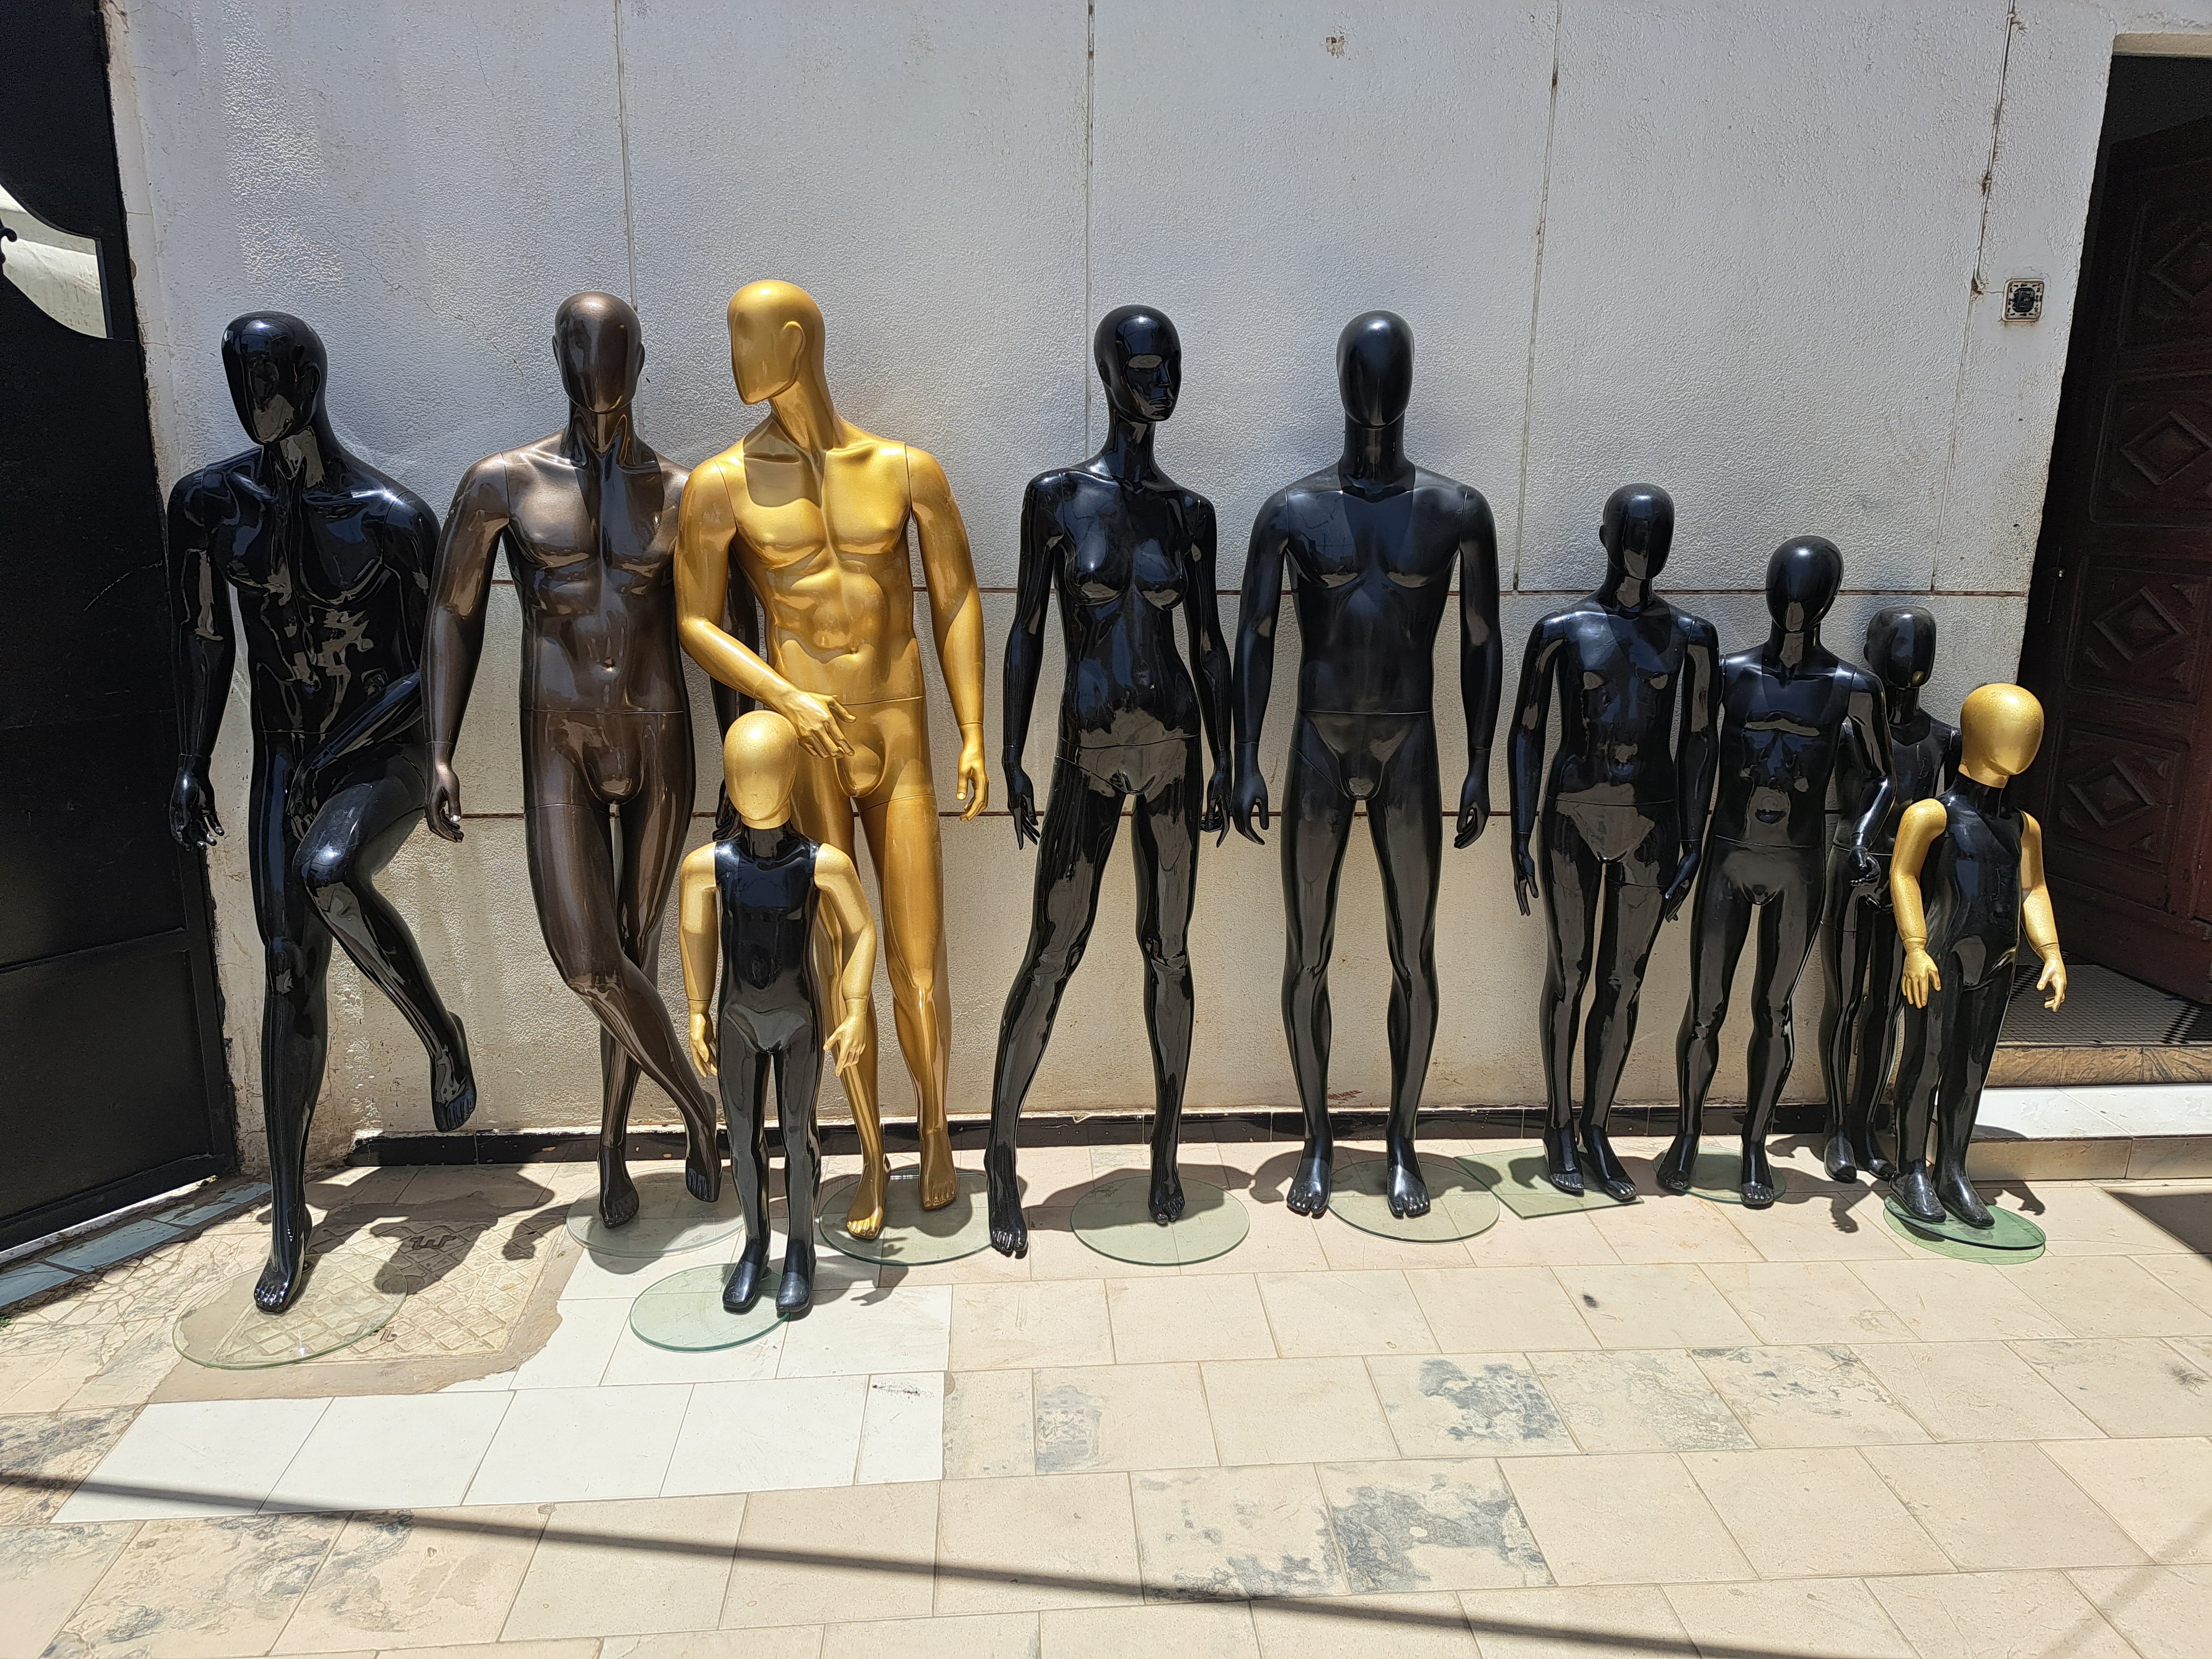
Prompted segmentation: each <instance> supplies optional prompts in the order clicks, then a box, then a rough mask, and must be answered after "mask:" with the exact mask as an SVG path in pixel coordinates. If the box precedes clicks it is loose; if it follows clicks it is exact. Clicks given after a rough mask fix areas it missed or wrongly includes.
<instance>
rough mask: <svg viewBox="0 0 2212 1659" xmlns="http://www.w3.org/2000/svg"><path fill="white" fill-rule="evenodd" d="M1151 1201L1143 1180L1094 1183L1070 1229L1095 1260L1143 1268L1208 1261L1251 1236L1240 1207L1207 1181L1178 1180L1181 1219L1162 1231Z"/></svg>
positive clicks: (1149, 1181) (1080, 1201)
mask: <svg viewBox="0 0 2212 1659" xmlns="http://www.w3.org/2000/svg"><path fill="white" fill-rule="evenodd" d="M1151 1197H1152V1177H1151V1176H1121V1177H1120V1178H1119V1179H1118V1180H1114V1181H1101V1182H1096V1183H1094V1184H1093V1185H1092V1187H1091V1190H1090V1191H1089V1192H1087V1193H1085V1194H1084V1195H1083V1196H1082V1197H1081V1198H1079V1199H1078V1200H1076V1202H1075V1210H1074V1213H1073V1215H1072V1216H1071V1217H1070V1218H1069V1221H1070V1225H1073V1228H1074V1229H1075V1236H1076V1237H1078V1238H1079V1239H1081V1240H1082V1241H1083V1242H1084V1243H1085V1244H1088V1245H1089V1246H1090V1247H1091V1249H1094V1250H1096V1251H1097V1252H1098V1254H1099V1255H1109V1256H1111V1257H1113V1258H1114V1260H1115V1261H1133V1262H1136V1263H1137V1264H1138V1265H1139V1266H1140V1267H1182V1266H1183V1265H1184V1264H1185V1263H1186V1262H1191V1261H1212V1260H1213V1258H1214V1257H1215V1256H1217V1255H1228V1254H1229V1252H1230V1251H1231V1250H1233V1249H1236V1248H1237V1246H1238V1245H1239V1244H1242V1243H1243V1242H1244V1236H1245V1235H1246V1234H1247V1233H1249V1232H1250V1231H1252V1218H1251V1216H1250V1214H1249V1212H1247V1211H1246V1210H1245V1208H1244V1201H1243V1200H1242V1199H1240V1198H1238V1197H1237V1194H1234V1193H1232V1192H1230V1191H1228V1190H1226V1189H1225V1188H1220V1187H1217V1186H1215V1185H1214V1184H1213V1183H1212V1182H1210V1181H1193V1180H1191V1179H1190V1178H1189V1177H1188V1176H1185V1177H1184V1178H1183V1183H1182V1214H1181V1215H1179V1216H1177V1217H1176V1218H1175V1219H1174V1220H1173V1221H1170V1223H1168V1225H1166V1226H1164V1227H1163V1226H1162V1225H1160V1224H1159V1223H1158V1222H1157V1221H1155V1220H1153V1219H1152V1201H1151Z"/></svg>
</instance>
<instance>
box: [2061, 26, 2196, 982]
mask: <svg viewBox="0 0 2212 1659" xmlns="http://www.w3.org/2000/svg"><path fill="white" fill-rule="evenodd" d="M2021 679H2022V681H2023V682H2024V683H2025V684H2027V686H2028V687H2029V688H2030V689H2032V690H2033V691H2034V692H2035V693H2036V695H2037V696H2039V697H2040V698H2041V699H2042V701H2043V704H2044V708H2045V713H2046V714H2047V716H2048V721H2049V723H2048V726H2047V727H2046V729H2045V736H2044V744H2043V751H2042V755H2041V757H2039V759H2038V761H2037V763H2036V765H2035V767H2034V769H2033V770H2032V771H2031V772H2030V773H2029V774H2028V775H2027V779H2026V781H2025V784H2024V790H2025V795H2024V804H2025V805H2027V808H2028V810H2029V811H2033V813H2034V814H2035V815H2036V816H2037V817H2039V819H2041V821H2042V823H2043V827H2044V836H2045V846H2046V848H2047V856H2048V861H2049V865H2050V875H2051V890H2052V896H2053V898H2054V900H2055V902H2056V905H2057V915H2058V925H2059V931H2060V933H2062V934H2063V937H2064V939H2065V941H2066V945H2067V948H2068V950H2069V952H2070V953H2072V954H2075V955H2077V956H2079V957H2082V958H2083V959H2085V960H2087V961H2090V962H2095V963H2103V964H2105V965H2106V966H2108V967H2112V968H2115V969H2120V970H2121V971H2123V972H2125V973H2126V974H2128V975H2131V976H2133V977H2134V978H2136V979H2139V980H2143V981H2148V982H2149V983H2151V984H2154V985H2156V986H2158V987H2160V988H2162V989H2164V990H2166V991H2170V992H2172V993H2173V994H2175V995H2177V996H2181V997H2185V998H2187V999H2189V1000H2192V1001H2197V1002H2203V1001H2208V1000H2212V879H2208V871H2207V867H2206V860H2207V854H2208V852H2212V62H2203V61H2199V60H2195V59H2179V58H2118V59H2115V60H2114V63H2113V66H2112V89H2111V92H2110V94H2109V96H2108V100H2107V103H2106V120H2105V137H2104V144H2103V148H2102V149H2101V152H2100V161H2099V167H2098V175H2097V184H2096V187H2095V190H2094V192H2093V195H2092V197H2091V205H2090V213H2089V226H2088V240H2087V244H2086V245H2085V246H2084V249H2083V255H2082V270H2081V295H2080V298H2079V300H2078V301H2077V303H2076V306H2075V322H2074V331H2073V335H2072V337H2071V340H2070V342H2069V348H2068V355H2067V362H2066V380H2065V384H2064V389H2063V392H2062V393H2061V394H2060V398H2059V410H2058V425H2057V437H2056V441H2055V443H2054V446H2053V447H2052V451H2051V487H2050V491H2049V494H2048V495H2047V496H2046V498H2045V507H2044V519H2043V532H2042V538H2041V540H2040V541H2039V544H2038V546H2037V549H2036V557H2035V574H2034V576H2033V583H2032V586H2031V589H2030V593H2029V599H2028V620H2027V633H2026V637H2025V638H2024V640H2023V641H2022V645H2021Z"/></svg>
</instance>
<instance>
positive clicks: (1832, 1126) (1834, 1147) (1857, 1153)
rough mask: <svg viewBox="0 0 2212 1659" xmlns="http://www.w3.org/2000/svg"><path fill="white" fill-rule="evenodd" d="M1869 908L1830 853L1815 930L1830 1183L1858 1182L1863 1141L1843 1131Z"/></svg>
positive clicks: (1842, 861)
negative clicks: (1821, 915)
mask: <svg viewBox="0 0 2212 1659" xmlns="http://www.w3.org/2000/svg"><path fill="white" fill-rule="evenodd" d="M1872 908H1874V907H1873V906H1871V905H1869V904H1867V903H1864V902H1862V901H1861V900H1860V899H1859V898H1858V897H1857V896H1855V895H1854V894H1853V893H1852V891H1851V880H1850V859H1849V858H1848V857H1847V856H1844V855H1839V854H1837V853H1836V852H1835V851H1834V849H1830V852H1829V854H1828V904H1827V913H1826V914H1827V920H1826V922H1825V924H1824V925H1823V926H1822V927H1821V929H1820V977H1821V982H1822V988H1823V989H1824V990H1825V991H1826V998H1825V999H1824V1001H1823V1006H1822V1007H1821V1009H1820V1082H1821V1085H1822V1087H1823V1089H1824V1090H1825V1091H1826V1100H1827V1131H1828V1146H1827V1152H1826V1165H1827V1170H1828V1178H1829V1179H1830V1180H1831V1181H1839V1182H1854V1181H1857V1179H1858V1171H1859V1166H1860V1164H1861V1161H1862V1158H1863V1152H1862V1146H1863V1137H1855V1136H1853V1135H1852V1134H1851V1133H1850V1131H1849V1129H1848V1128H1847V1127H1846V1126H1847V1125H1848V1123H1849V1122H1850V1118H1851V1109H1850V1103H1851V1100H1852V1097H1853V1090H1852V1078H1851V1056H1852V1055H1853V1054H1854V1053H1855V1052H1857V1048H1858V1046H1859V1016H1860V1011H1861V1009H1862V1007H1863V1006H1864V998H1865V994H1866V991H1867V960H1866V950H1865V945H1866V939H1865V936H1864V933H1863V927H1862V924H1863V922H1864V921H1865V920H1866V917H1867V913H1868V912H1869V910H1871V909H1872Z"/></svg>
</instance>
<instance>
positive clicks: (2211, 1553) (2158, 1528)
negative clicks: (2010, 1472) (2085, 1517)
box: [2043, 1437, 2212, 1565]
mask: <svg viewBox="0 0 2212 1659" xmlns="http://www.w3.org/2000/svg"><path fill="white" fill-rule="evenodd" d="M2043 1450H2044V1455H2045V1456H2047V1457H2049V1458H2050V1459H2051V1462H2054V1463H2056V1464H2057V1465H2058V1467H2059V1468H2062V1469H2063V1470H2065V1471H2066V1473H2067V1474H2069V1475H2070V1476H2071V1477H2072V1478H2073V1480H2074V1484H2075V1486H2079V1487H2081V1490H2082V1491H2083V1492H2087V1493H2088V1494H2089V1496H2090V1497H2091V1498H2094V1499H2095V1500H2096V1501H2097V1504H2098V1506H2099V1507H2100V1508H2101V1509H2102V1510H2104V1511H2105V1513H2106V1514H2107V1515H2109V1516H2112V1519H2113V1520H2115V1521H2117V1522H2119V1523H2120V1527H2121V1529H2122V1530H2123V1531H2124V1532H2125V1533H2126V1534H2127V1535H2128V1536H2129V1537H2130V1538H2132V1539H2134V1540H2135V1541H2136V1543H2138V1544H2140V1545H2141V1546H2142V1548H2143V1552H2144V1553H2146V1554H2147V1555H2148V1556H2149V1557H2150V1559H2152V1560H2154V1561H2159V1562H2163V1563H2165V1564H2166V1565H2174V1564H2176V1563H2183V1562H2198V1563H2205V1564H2212V1440H2205V1439H2203V1438H2201V1437H2199V1438H2191V1439H2179V1440H2056V1441H2052V1442H2051V1443H2049V1444H2047V1445H2045V1447H2044V1449H2043Z"/></svg>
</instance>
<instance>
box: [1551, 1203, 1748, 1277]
mask: <svg viewBox="0 0 2212 1659" xmlns="http://www.w3.org/2000/svg"><path fill="white" fill-rule="evenodd" d="M1734 1208H1735V1206H1734V1205H1729V1204H1715V1203H1712V1202H1711V1201H1710V1200H1705V1199H1702V1198H1690V1197H1679V1198H1678V1197H1676V1196H1674V1194H1668V1193H1660V1194H1650V1193H1647V1194H1646V1195H1645V1197H1644V1201H1643V1202H1642V1203H1640V1204H1623V1205H1621V1206H1619V1207H1618V1208H1615V1209H1606V1210H1589V1211H1586V1212H1584V1213H1586V1214H1587V1215H1588V1216H1589V1218H1590V1220H1591V1221H1592V1223H1594V1224H1595V1226H1596V1228H1597V1231H1598V1233H1599V1236H1600V1237H1602V1238H1603V1239H1604V1240H1605V1242H1606V1243H1608V1244H1610V1245H1612V1246H1613V1254H1614V1255H1617V1256H1619V1257H1620V1259H1621V1260H1622V1261H1624V1262H1626V1263H1628V1264H1629V1265H1630V1266H1632V1267H1647V1266H1650V1265H1652V1264H1654V1263H1656V1262H1662V1261H1759V1260H1761V1259H1762V1258H1761V1257H1760V1255H1759V1250H1758V1249H1757V1248H1756V1247H1755V1246H1754V1245H1753V1243H1752V1242H1751V1241H1750V1240H1749V1239H1747V1238H1746V1237H1744V1236H1743V1235H1742V1234H1741V1232H1738V1231H1736V1229H1735V1227H1734V1226H1733V1225H1731V1224H1730V1222H1729V1211H1730V1210H1732V1209H1734Z"/></svg>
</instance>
